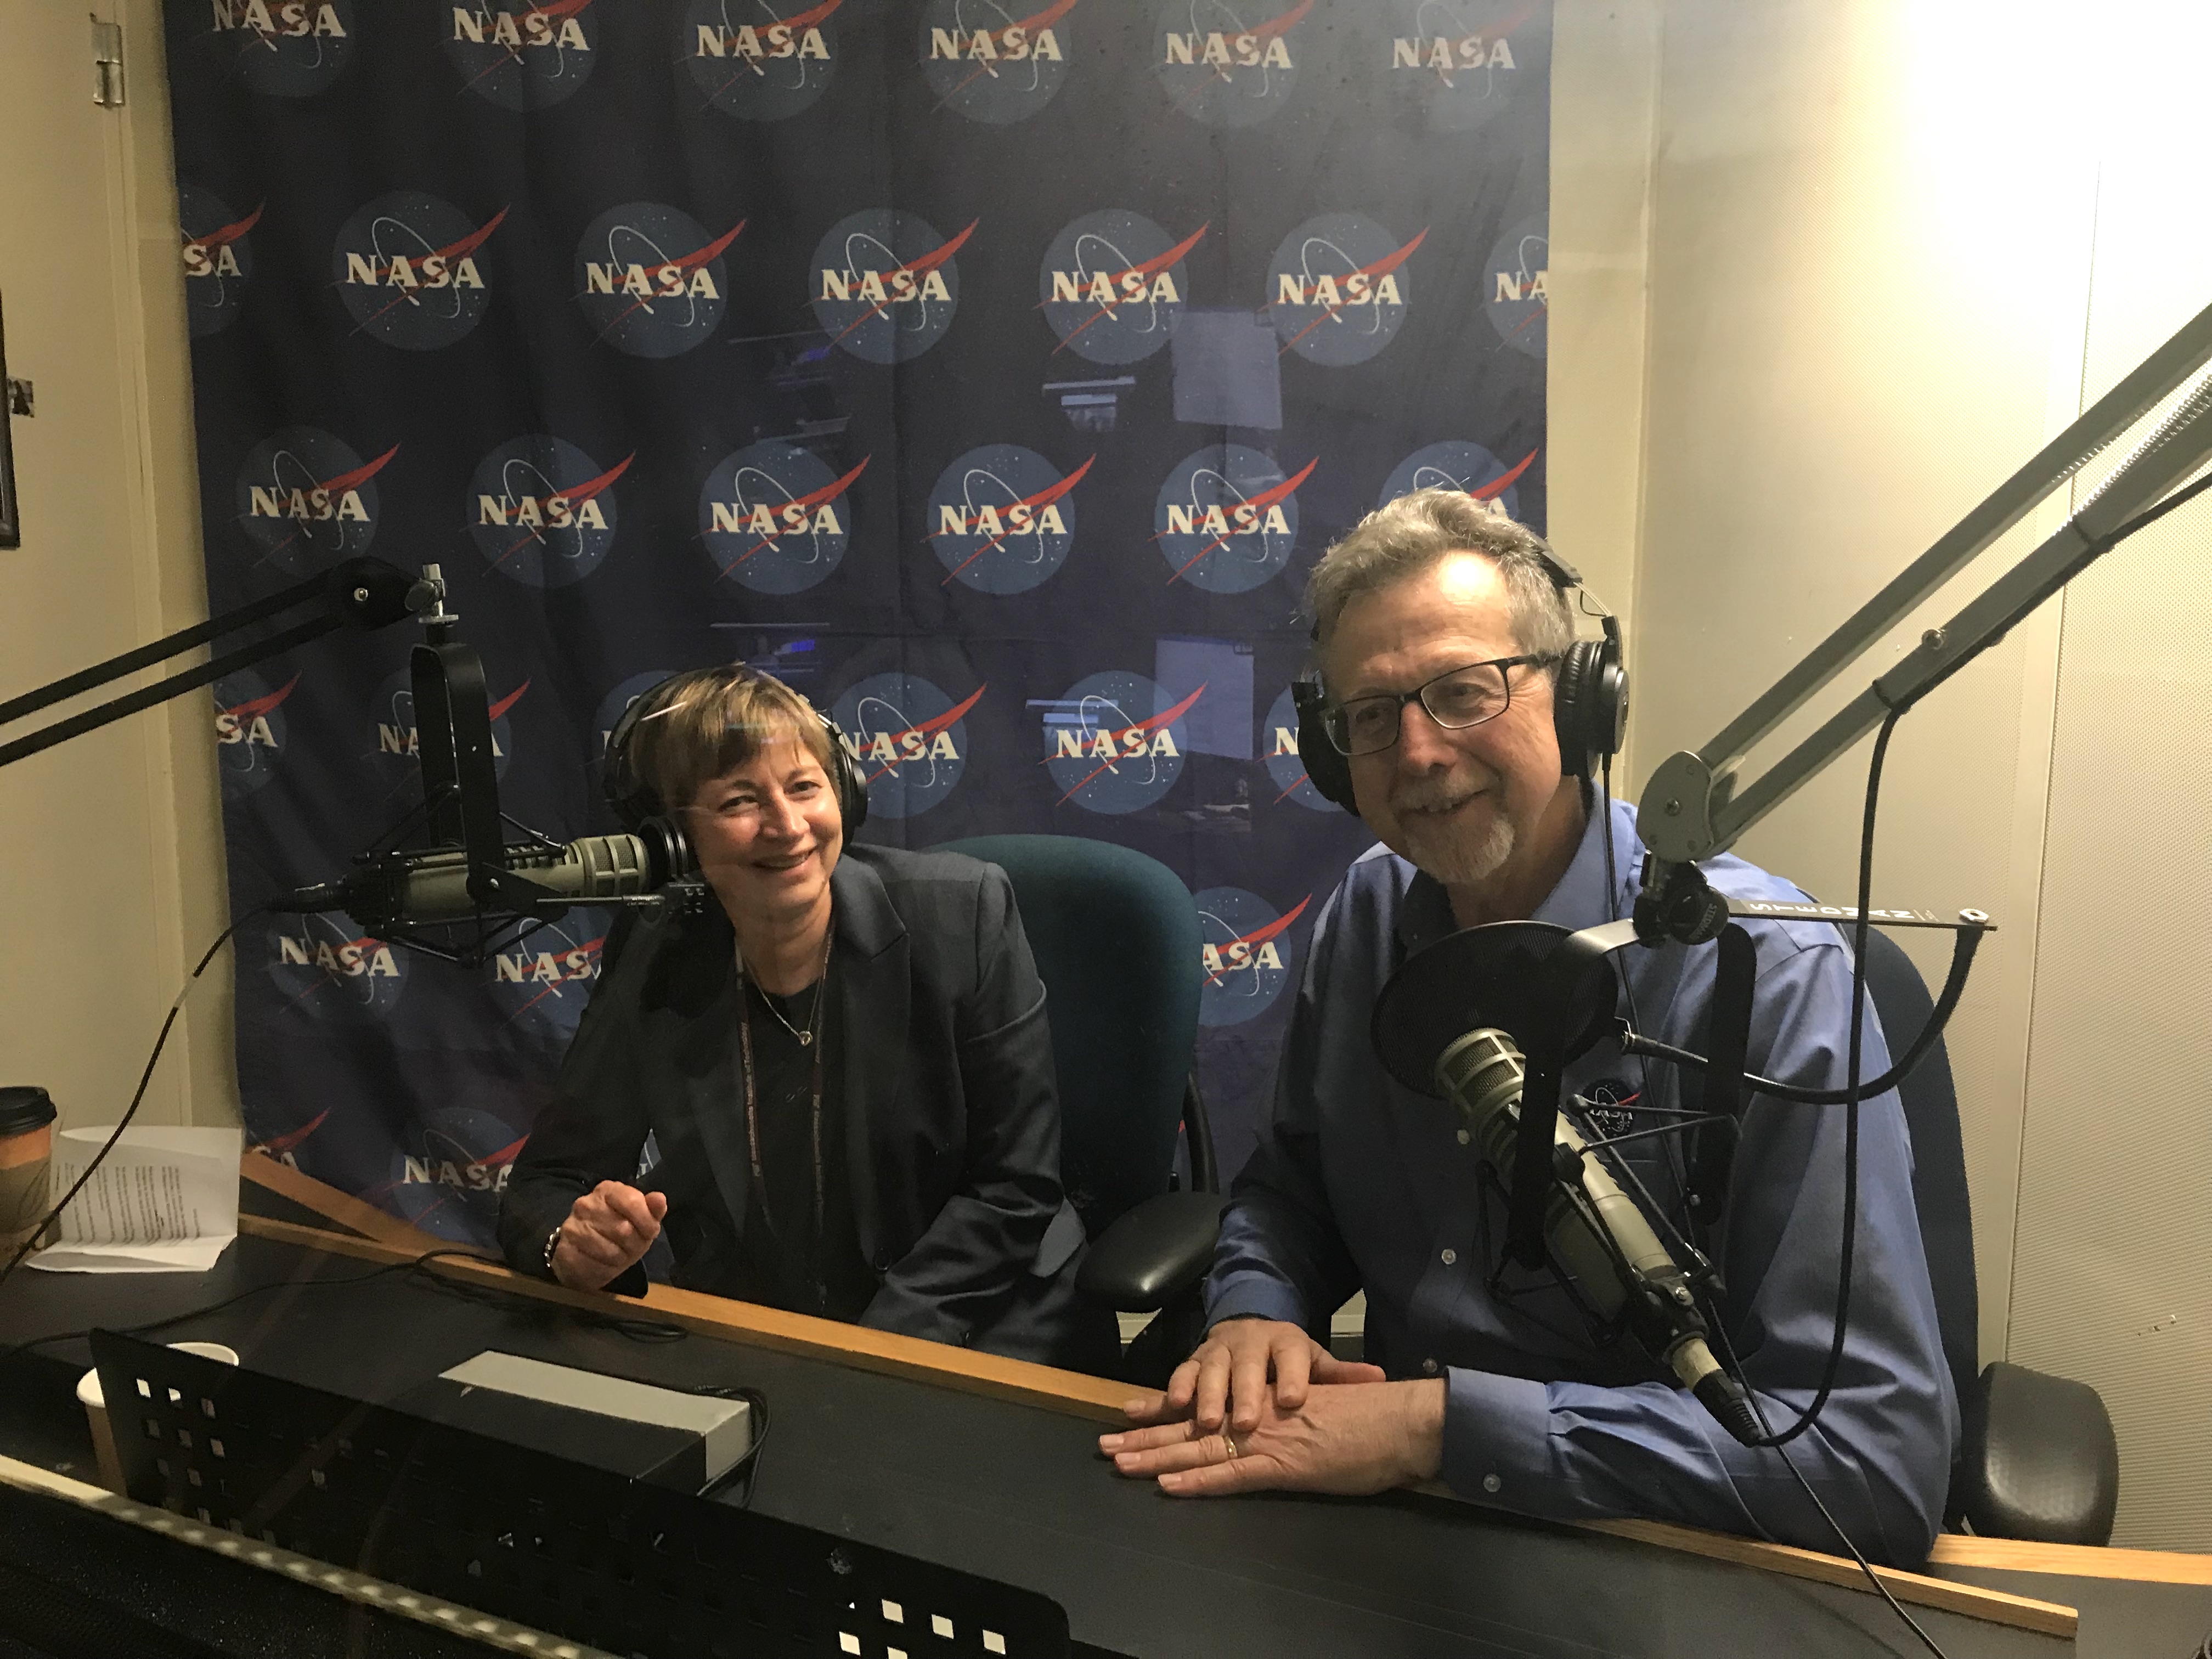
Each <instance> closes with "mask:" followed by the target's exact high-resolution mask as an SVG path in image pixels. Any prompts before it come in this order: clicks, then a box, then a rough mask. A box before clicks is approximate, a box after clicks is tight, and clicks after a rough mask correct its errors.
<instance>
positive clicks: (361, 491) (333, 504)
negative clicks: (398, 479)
mask: <svg viewBox="0 0 2212 1659" xmlns="http://www.w3.org/2000/svg"><path fill="white" fill-rule="evenodd" d="M398 453H399V446H398V444H394V445H392V447H391V448H389V449H387V450H386V451H385V452H384V453H382V454H381V455H379V456H378V457H377V458H376V459H374V460H372V461H363V460H362V459H361V457H359V456H358V455H356V454H355V453H353V451H352V450H351V449H349V448H348V447H346V445H345V443H344V442H343V441H342V440H340V439H338V438H336V437H334V436H332V435H331V434H330V433H327V432H325V431H323V430H322V429H321V428H319V427H312V426H288V427H286V428H283V430H282V431H279V432H274V433H271V434H270V435H269V436H268V437H266V438H264V439H263V440H262V441H260V442H259V443H258V444H256V445H254V447H253V449H252V453H249V454H248V455H247V456H246V463H245V465H242V466H240V468H239V469H238V483H237V485H236V487H235V489H234V490H233V492H232V497H231V499H232V501H233V502H234V504H235V506H236V507H237V519H238V525H239V527H240V529H241V530H243V531H245V532H246V538H247V539H249V540H250V541H252V543H253V544H254V545H255V546H256V547H258V548H259V549H260V550H261V557H260V558H259V559H258V561H256V563H257V564H269V565H273V566H275V567H276V569H278V570H280V571H282V572H283V574H286V575H288V576H295V577H296V576H305V575H307V574H310V573H312V572H313V571H317V570H321V569H324V568H326V567H328V566H330V565H332V564H335V563H337V561H338V560H340V559H349V558H351V557H353V556H354V555H356V554H357V553H365V552H367V551H368V544H369V543H370V542H372V541H374V540H375V538H376V503H377V497H376V485H375V483H374V479H375V477H376V475H377V474H378V473H380V472H381V471H383V470H384V469H385V467H386V465H388V464H389V463H390V462H391V459H392V457H393V456H394V455H397V454H398Z"/></svg>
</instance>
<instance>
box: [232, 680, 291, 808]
mask: <svg viewBox="0 0 2212 1659" xmlns="http://www.w3.org/2000/svg"><path fill="white" fill-rule="evenodd" d="M299 684H300V677H299V676H298V675H297V674H295V675H293V676H292V678H290V679H289V680H287V681H285V682H284V684H282V685H280V686H278V687H276V689H275V690H270V687H269V683H268V682H267V681H266V680H264V679H263V678H261V677H260V676H259V675H258V674H256V673H254V672H252V671H251V670H249V669H240V671H238V672H237V673H235V674H226V675H225V676H223V678H221V679H219V680H217V681H216V683H215V755H216V765H217V766H218V767H220V768H221V769H222V798H223V799H225V800H244V799H246V797H247V796H248V795H251V794H252V793H255V792H256V791H257V790H258V789H259V788H260V787H261V786H262V785H264V784H265V783H267V782H268V781H269V780H270V779H271V778H273V777H275V776H276V769H277V767H278V766H280V765H281V764H283V759H284V699H285V698H287V697H289V696H291V695H292V693H293V691H294V690H296V689H297V688H298V686H299Z"/></svg>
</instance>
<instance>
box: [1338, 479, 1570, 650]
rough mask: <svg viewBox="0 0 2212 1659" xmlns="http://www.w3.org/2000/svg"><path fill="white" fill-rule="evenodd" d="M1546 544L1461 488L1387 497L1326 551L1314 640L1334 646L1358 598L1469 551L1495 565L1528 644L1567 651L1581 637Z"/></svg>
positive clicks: (1520, 637)
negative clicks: (1331, 639)
mask: <svg viewBox="0 0 2212 1659" xmlns="http://www.w3.org/2000/svg"><path fill="white" fill-rule="evenodd" d="M1543 550H1545V549H1544V543H1543V541H1542V539H1541V538H1539V537H1538V536H1537V535H1536V534H1535V532H1533V531H1530V530H1528V529H1526V528H1524V527H1523V526H1520V525H1517V524H1516V523H1514V522H1513V520H1510V519H1509V518H1507V517H1506V516H1505V514H1504V513H1503V512H1502V511H1500V510H1498V508H1497V507H1494V506H1492V504H1491V503H1489V502H1487V501H1478V500H1477V499H1476V498H1475V497H1474V496H1473V495H1468V493H1467V492H1466V491H1465V490H1463V489H1416V490H1413V492H1412V493H1410V494H1408V495H1401V496H1399V497H1397V498H1396V499H1395V500H1394V501H1385V502H1384V503H1383V505H1382V506H1380V507H1376V509H1375V510H1374V511H1373V512H1372V513H1369V514H1368V515H1367V516H1366V517H1365V518H1364V519H1362V520H1360V521H1359V522H1358V524H1356V525H1354V526H1352V528H1351V529H1350V530H1348V531H1346V532H1345V533H1344V534H1343V536H1342V537H1340V538H1339V539H1338V540H1337V542H1336V544H1335V545H1334V546H1333V547H1331V548H1330V549H1329V550H1328V552H1326V553H1324V554H1322V556H1321V562H1319V563H1318V564H1316V565H1315V566H1314V568H1313V574H1312V575H1311V576H1310V577H1309V578H1308V579H1307V580H1306V610H1307V611H1308V613H1309V614H1310V616H1311V617H1313V621H1314V641H1315V643H1316V647H1317V648H1318V649H1322V650H1325V649H1327V648H1328V639H1329V635H1332V634H1334V632H1335V631H1336V624H1337V622H1338V619H1339V618H1340V617H1342V616H1343V615H1344V611H1345V607H1346V606H1347V605H1350V604H1351V603H1352V601H1353V600H1354V599H1361V598H1364V596H1365V595H1367V594H1370V593H1373V592H1378V591H1379V590H1381V589H1383V588H1385V587H1389V586H1394V585H1395V584H1396V583H1398V582H1401V581H1404V580H1407V578H1408V577H1412V576H1418V575H1419V574H1421V573H1422V572H1423V571H1425V570H1426V569H1428V568H1430V567H1431V565H1433V564H1435V563H1437V562H1438V561H1439V560H1441V559H1443V556H1445V555H1446V554H1448V553H1460V552H1469V553H1480V554H1481V555H1482V556H1484V557H1486V558H1487V559H1489V560H1491V561H1492V562H1493V563H1495V564H1496V565H1497V567H1498V575H1499V576H1500V577H1501V578H1503V580H1504V583H1505V598H1506V605H1507V608H1508V612H1509V614H1510V617H1511V619H1512V623H1513V637H1514V640H1515V641H1516V643H1517V644H1518V645H1519V646H1520V647H1521V648H1522V650H1523V651H1525V652H1527V653H1528V654H1529V655H1531V656H1539V657H1552V658H1560V657H1564V656H1565V654H1566V653H1567V648H1568V647H1570V646H1571V645H1572V644H1573V643H1574V642H1575V618H1574V613H1573V611H1571V609H1570V608H1569V606H1568V604H1567V596H1566V595H1565V593H1564V592H1561V591H1560V588H1559V584H1558V583H1557V582H1555V581H1554V580H1553V578H1552V572H1551V568H1550V567H1548V566H1547V564H1546V563H1545V562H1544V560H1543V557H1542V556H1541V554H1542V551H1543Z"/></svg>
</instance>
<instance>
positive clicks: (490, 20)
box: [445, 0, 599, 110]
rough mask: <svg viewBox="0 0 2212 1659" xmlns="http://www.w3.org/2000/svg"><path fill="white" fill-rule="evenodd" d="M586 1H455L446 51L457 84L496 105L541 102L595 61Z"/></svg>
mask: <svg viewBox="0 0 2212 1659" xmlns="http://www.w3.org/2000/svg"><path fill="white" fill-rule="evenodd" d="M591 4H592V0H521V3H520V5H515V4H513V0H509V5H508V6H507V7H502V6H497V5H494V4H491V3H489V0H476V3H475V4H473V5H455V6H453V7H452V8H451V10H452V13H453V32H452V33H450V34H448V35H447V37H446V40H445V46H446V56H447V57H448V58H452V59H453V67H454V68H455V69H457V70H460V72H461V82H462V84H463V85H465V87H467V88H468V89H469V90H470V91H471V92H473V93H474V94H476V95H477V97H479V98H482V99H484V100H488V101H489V102H491V103H495V104H497V105H498V106H500V107H501V109H515V110H522V109H546V108H549V107H550V106H552V105H555V104H557V103H559V102H560V101H561V100H562V99H564V98H566V97H568V94H571V93H573V92H574V91H575V90H576V88H578V87H580V86H582V85H583V84H584V82H586V81H588V80H590V79H591V78H592V64H595V63H596V62H598V61H599V52H597V51H596V50H595V49H594V48H595V47H596V46H598V44H599V43H598V42H597V41H595V40H592V34H593V33H594V32H595V31H596V30H597V28H598V27H599V26H598V23H597V21H595V20H589V19H587V18H586V15H585V14H586V12H587V11H589V10H590V9H591Z"/></svg>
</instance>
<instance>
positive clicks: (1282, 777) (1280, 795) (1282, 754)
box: [1260, 685, 1337, 812]
mask: <svg viewBox="0 0 2212 1659" xmlns="http://www.w3.org/2000/svg"><path fill="white" fill-rule="evenodd" d="M1260 753H1261V755H1262V756H1264V757H1266V758H1267V775H1268V776H1269V777H1271V778H1273V780H1274V781H1275V789H1276V794H1275V799H1276V801H1277V802H1278V803H1280V802H1283V801H1286V800H1288V801H1296V802H1297V804H1298V805H1300V806H1303V807H1304V808H1305V809H1306V810H1307V811H1310V812H1334V811H1336V810H1337V809H1336V808H1335V806H1334V805H1332V804H1331V803H1330V801H1329V800H1328V797H1326V796H1325V795H1323V794H1322V793H1321V791H1320V790H1318V789H1316V788H1315V787H1313V780H1312V779H1311V778H1310V777H1308V776H1307V775H1306V763H1304V761H1302V760H1300V759H1299V758H1298V711H1297V704H1296V703H1295V702H1292V701H1291V688H1290V687H1289V686H1287V685H1286V686H1285V687H1284V688H1283V690H1282V694H1281V695H1280V696H1278V697H1277V698H1276V699H1275V700H1274V702H1272V703H1269V704H1268V705H1267V724H1266V725H1265V726H1261V728H1260Z"/></svg>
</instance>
